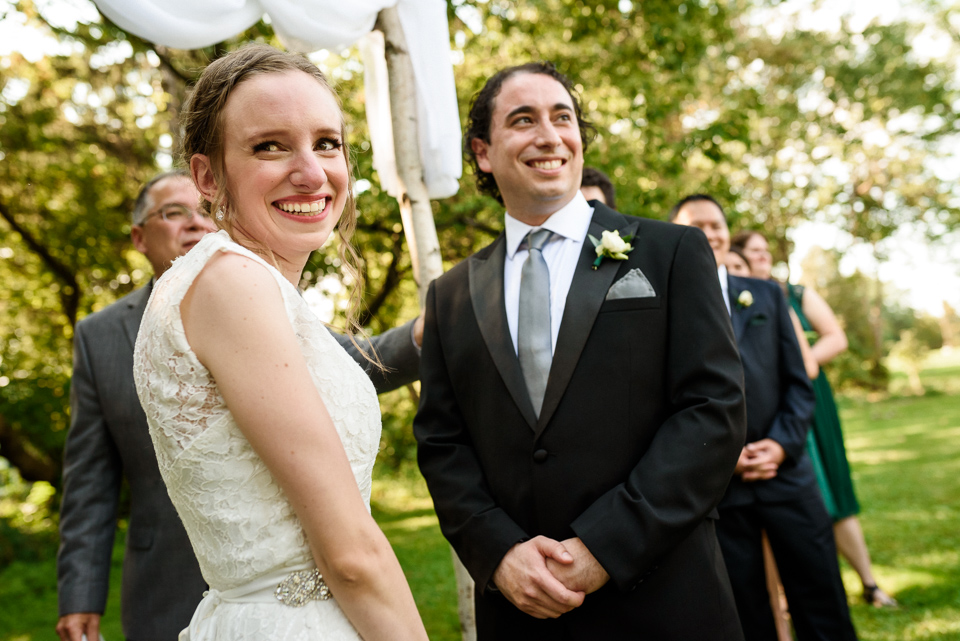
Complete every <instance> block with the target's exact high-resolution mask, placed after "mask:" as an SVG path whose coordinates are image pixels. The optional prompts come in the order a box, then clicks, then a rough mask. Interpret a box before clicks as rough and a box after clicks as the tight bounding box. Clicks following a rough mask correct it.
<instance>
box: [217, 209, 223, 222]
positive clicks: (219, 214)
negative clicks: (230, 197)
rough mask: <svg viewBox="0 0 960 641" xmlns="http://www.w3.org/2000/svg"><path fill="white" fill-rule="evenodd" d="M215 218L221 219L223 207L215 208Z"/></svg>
mask: <svg viewBox="0 0 960 641" xmlns="http://www.w3.org/2000/svg"><path fill="white" fill-rule="evenodd" d="M217 220H223V207H221V208H220V209H218V210H217Z"/></svg>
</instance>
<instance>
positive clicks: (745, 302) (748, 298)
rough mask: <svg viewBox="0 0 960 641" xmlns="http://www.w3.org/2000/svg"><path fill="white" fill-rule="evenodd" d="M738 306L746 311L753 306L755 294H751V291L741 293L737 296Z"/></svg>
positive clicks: (746, 290)
mask: <svg viewBox="0 0 960 641" xmlns="http://www.w3.org/2000/svg"><path fill="white" fill-rule="evenodd" d="M737 305H739V306H740V307H743V308H744V309H746V308H747V307H750V306H751V305H753V294H751V293H750V290H748V289H745V290H743V291H742V292H740V295H739V296H737Z"/></svg>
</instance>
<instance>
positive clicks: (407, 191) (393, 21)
mask: <svg viewBox="0 0 960 641" xmlns="http://www.w3.org/2000/svg"><path fill="white" fill-rule="evenodd" d="M377 29H379V30H380V31H381V32H383V39H384V50H385V53H386V60H387V73H388V75H389V82H390V114H391V120H392V122H393V146H394V153H395V156H396V162H397V174H398V176H399V178H400V189H401V193H400V195H399V196H398V197H397V201H398V202H399V204H400V217H401V219H402V221H403V230H404V234H405V235H406V238H407V246H408V247H409V248H410V258H411V262H412V263H413V273H414V278H415V279H416V281H417V288H418V291H419V293H420V307H421V308H422V307H423V305H424V302H425V300H426V296H427V287H429V285H430V283H431V282H433V280H434V279H436V278H437V277H439V276H440V275H441V274H442V273H443V260H442V258H441V256H440V241H439V240H438V238H437V226H436V224H435V222H434V220H433V211H432V209H431V206H430V197H429V195H428V194H427V186H426V184H425V183H424V180H423V165H422V164H421V162H420V137H419V128H418V125H417V88H416V81H415V80H414V75H413V64H412V63H411V61H410V53H409V51H408V50H407V41H406V38H405V37H404V34H403V27H402V26H401V24H400V17H399V16H398V15H397V10H396V8H395V7H390V8H388V9H384V10H383V11H381V12H380V14H379V15H378V16H377ZM450 552H451V555H452V557H453V566H454V573H455V575H456V579H457V609H458V612H459V614H460V629H461V631H462V632H463V640H464V641H476V638H477V626H476V620H475V615H474V608H473V591H474V584H473V579H471V578H470V574H469V573H468V572H467V569H466V568H465V567H464V566H463V563H461V562H460V558H459V557H458V556H457V554H456V552H454V551H453V548H451V549H450Z"/></svg>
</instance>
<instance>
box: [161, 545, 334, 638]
mask: <svg viewBox="0 0 960 641" xmlns="http://www.w3.org/2000/svg"><path fill="white" fill-rule="evenodd" d="M332 598H333V594H331V593H330V588H329V587H328V586H327V584H326V582H325V581H324V580H323V576H322V575H321V574H320V570H318V569H317V568H316V566H315V565H313V564H312V563H306V564H302V565H298V566H294V567H287V568H281V569H278V570H275V571H273V572H270V573H269V574H264V575H262V576H259V577H257V578H256V579H254V580H252V581H250V582H249V583H245V584H243V585H241V586H237V587H235V588H231V589H229V590H222V591H221V590H215V589H213V588H211V589H210V590H207V591H206V592H204V593H203V600H202V601H200V605H198V606H197V611H196V612H194V613H193V618H192V619H191V620H190V627H188V628H187V629H186V630H183V631H182V632H181V633H180V641H207V640H208V639H213V638H214V636H215V635H214V633H215V628H214V621H213V620H212V617H213V614H214V612H215V611H216V609H217V607H218V606H219V605H220V604H221V603H277V602H279V603H282V604H283V605H288V606H291V607H295V608H298V607H300V606H303V605H306V604H307V603H309V602H310V601H326V600H327V599H332Z"/></svg>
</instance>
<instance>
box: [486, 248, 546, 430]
mask: <svg viewBox="0 0 960 641" xmlns="http://www.w3.org/2000/svg"><path fill="white" fill-rule="evenodd" d="M506 245H507V243H506V236H505V235H504V234H501V235H500V237H499V238H498V239H497V240H495V241H494V244H493V246H492V247H491V251H490V252H485V256H486V257H485V258H481V257H479V256H478V255H473V256H471V257H470V259H469V263H468V266H469V268H470V299H471V301H472V302H473V313H474V315H475V316H476V317H477V324H478V325H479V326H480V333H481V334H482V335H483V340H484V342H485V343H486V344H487V350H488V351H489V352H490V356H491V357H492V358H493V362H494V363H495V364H496V366H497V370H498V371H499V372H500V376H501V377H502V378H503V382H504V384H505V385H506V386H507V389H508V390H510V396H512V397H513V402H514V403H516V404H517V407H518V408H520V413H521V414H523V418H524V419H526V421H527V423H528V424H529V425H530V429H533V430H535V429H536V425H537V415H536V413H535V412H534V411H533V403H531V402H530V396H529V395H528V394H527V384H526V382H524V380H523V372H521V371H520V361H519V360H518V359H517V354H516V352H515V351H514V349H513V340H512V339H511V338H510V326H509V325H508V324H507V312H506V308H505V307H504V303H503V300H504V298H503V262H504V260H505V259H506V255H507V249H506ZM547 389H548V390H549V387H548V388H547Z"/></svg>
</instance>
